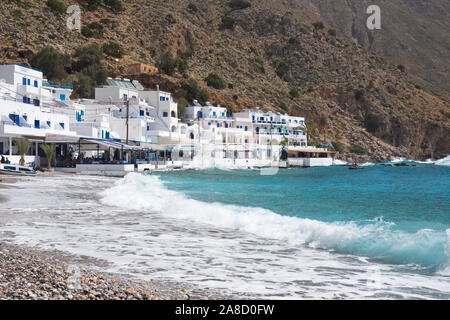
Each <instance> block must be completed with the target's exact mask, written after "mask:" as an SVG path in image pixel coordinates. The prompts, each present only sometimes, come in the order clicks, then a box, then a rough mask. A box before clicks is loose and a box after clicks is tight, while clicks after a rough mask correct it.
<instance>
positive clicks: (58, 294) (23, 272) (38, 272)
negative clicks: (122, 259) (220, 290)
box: [0, 243, 189, 300]
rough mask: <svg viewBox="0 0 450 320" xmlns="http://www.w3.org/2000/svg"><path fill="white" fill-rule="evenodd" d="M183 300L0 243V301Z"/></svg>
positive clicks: (180, 293) (181, 294) (155, 286)
mask: <svg viewBox="0 0 450 320" xmlns="http://www.w3.org/2000/svg"><path fill="white" fill-rule="evenodd" d="M9 299H13V300H24V299H25V300H29V299H31V300H185V299H189V293H188V291H187V290H185V289H179V288H170V287H169V286H168V285H167V284H161V283H153V282H152V281H138V280H131V279H125V278H122V277H120V276H117V275H111V274H106V273H101V272H95V271H92V270H89V269H86V268H84V267H78V266H74V265H73V264H70V263H68V262H66V261H63V260H62V259H61V258H59V257H57V256H56V254H55V253H51V254H50V253H47V252H42V251H39V250H37V249H35V248H29V247H23V246H18V245H14V244H9V243H0V300H9Z"/></svg>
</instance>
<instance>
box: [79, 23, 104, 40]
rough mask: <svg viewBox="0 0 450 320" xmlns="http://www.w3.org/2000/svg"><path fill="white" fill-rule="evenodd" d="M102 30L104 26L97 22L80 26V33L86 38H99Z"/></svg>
mask: <svg viewBox="0 0 450 320" xmlns="http://www.w3.org/2000/svg"><path fill="white" fill-rule="evenodd" d="M104 32H105V28H104V27H103V25H102V24H101V23H99V22H92V23H88V24H85V25H84V26H83V27H82V28H81V34H82V35H83V36H85V37H87V38H91V37H95V38H101V37H102V36H103V33H104Z"/></svg>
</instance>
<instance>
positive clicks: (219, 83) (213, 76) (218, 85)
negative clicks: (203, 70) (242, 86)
mask: <svg viewBox="0 0 450 320" xmlns="http://www.w3.org/2000/svg"><path fill="white" fill-rule="evenodd" d="M205 81H206V83H207V85H208V86H209V87H213V88H215V89H219V90H221V89H225V88H226V87H227V85H226V83H225V81H224V80H223V79H222V78H221V77H220V76H219V75H218V74H217V73H210V74H208V76H207V77H206V78H205Z"/></svg>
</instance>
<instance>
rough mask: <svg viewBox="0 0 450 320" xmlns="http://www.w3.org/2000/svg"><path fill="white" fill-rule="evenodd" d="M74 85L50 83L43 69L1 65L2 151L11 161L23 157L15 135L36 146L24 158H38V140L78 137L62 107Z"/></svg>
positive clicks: (0, 133)
mask: <svg viewBox="0 0 450 320" xmlns="http://www.w3.org/2000/svg"><path fill="white" fill-rule="evenodd" d="M71 92H72V88H71V85H69V84H63V83H52V82H48V81H46V80H45V79H44V78H43V74H42V71H41V70H38V69H35V68H30V67H27V66H23V65H18V64H6V65H0V119H1V120H0V121H1V122H0V154H3V155H6V156H7V157H8V158H9V160H10V161H11V162H12V163H18V161H19V159H20V156H19V155H18V154H17V153H18V152H17V149H16V148H15V147H14V143H13V142H14V139H15V138H27V139H28V140H30V141H31V142H32V143H33V148H31V149H32V150H31V151H30V152H29V155H27V156H26V158H25V161H26V162H28V163H30V162H33V161H35V157H36V155H38V154H39V149H38V147H37V146H38V142H43V141H44V140H45V138H46V137H49V136H75V132H73V131H71V130H70V119H69V116H68V114H67V113H66V112H63V111H61V108H60V106H61V105H63V104H64V101H65V100H66V99H67V98H68V96H70V93H71Z"/></svg>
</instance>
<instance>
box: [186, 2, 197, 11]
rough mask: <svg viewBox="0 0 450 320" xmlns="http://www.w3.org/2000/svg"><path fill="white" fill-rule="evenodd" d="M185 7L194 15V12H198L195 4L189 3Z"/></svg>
mask: <svg viewBox="0 0 450 320" xmlns="http://www.w3.org/2000/svg"><path fill="white" fill-rule="evenodd" d="M187 7H188V10H189V11H190V12H193V13H195V12H197V11H198V8H197V6H196V5H195V4H193V3H192V2H191V3H189V4H188V6H187Z"/></svg>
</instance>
